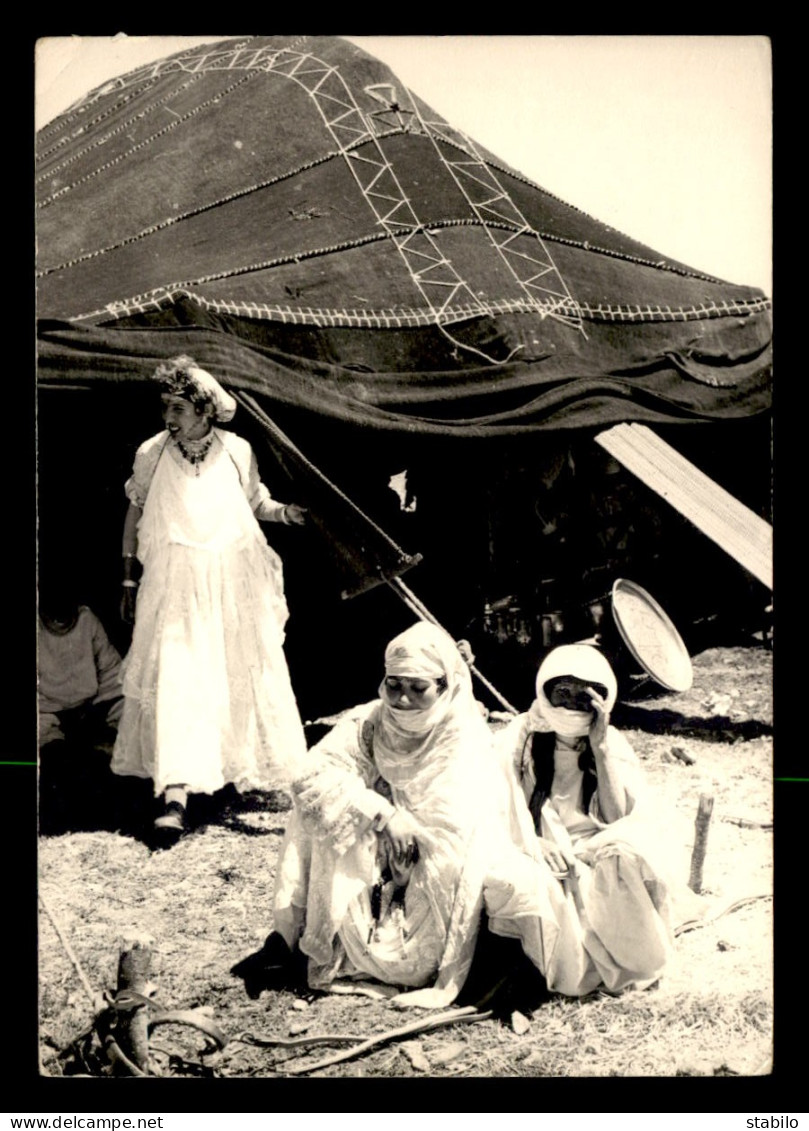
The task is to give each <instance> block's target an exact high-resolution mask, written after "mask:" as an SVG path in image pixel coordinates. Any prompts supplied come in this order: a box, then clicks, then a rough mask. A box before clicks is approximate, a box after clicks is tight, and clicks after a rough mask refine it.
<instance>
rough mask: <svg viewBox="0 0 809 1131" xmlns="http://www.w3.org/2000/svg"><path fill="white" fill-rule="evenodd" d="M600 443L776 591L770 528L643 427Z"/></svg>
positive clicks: (620, 428) (621, 428)
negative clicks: (773, 579) (773, 577)
mask: <svg viewBox="0 0 809 1131" xmlns="http://www.w3.org/2000/svg"><path fill="white" fill-rule="evenodd" d="M596 441H597V442H598V443H599V444H600V445H601V447H602V448H604V449H605V450H606V451H608V452H609V453H610V455H611V456H613V457H614V458H615V459H617V460H618V461H619V462H620V463H621V464H623V466H624V467H626V468H627V469H628V470H629V471H631V472H632V473H633V475H637V477H638V478H639V479H640V480H641V481H642V482H643V483H645V484H646V486H647V487H651V489H652V490H653V491H655V492H657V494H658V495H660V496H661V497H662V498H664V499H665V500H666V502H668V503H669V504H670V505H671V506H673V507H674V508H675V509H676V510H678V511H679V512H680V514H682V515H684V516H685V518H687V519H688V520H689V521H690V522H692V523H693V524H694V525H695V526H696V527H697V529H698V530H701V531H702V533H703V534H705V535H707V537H709V538H710V539H712V541H714V542H716V544H717V545H718V546H720V547H721V548H722V549H723V550H724V551H725V552H726V553H728V554H730V556H731V557H732V558H734V559H735V560H736V561H737V562H739V564H740V565H742V566H744V568H745V569H746V570H748V571H749V572H750V573H752V575H753V576H754V577H755V578H757V579H758V580H759V581H760V582H762V584H763V585H766V586H767V587H768V588H770V589H772V526H771V525H770V523H768V522H767V521H766V520H765V519H763V518H762V517H761V516H760V515H758V514H756V513H755V511H752V510H750V508H749V507H746V506H745V505H744V503H741V502H739V500H738V499H736V498H735V497H734V496H733V495H731V494H730V492H729V491H726V490H725V489H724V488H723V487H720V486H719V484H718V483H715V482H714V480H713V479H711V478H710V476H708V475H706V474H705V473H704V472H703V471H700V469H699V468H698V467H696V466H695V465H694V464H693V463H691V462H690V461H689V460H687V459H685V457H684V456H682V455H680V453H679V452H677V451H676V450H675V449H674V448H672V446H671V445H670V444H667V443H666V442H665V441H664V440H661V439H660V437H659V436H657V435H655V433H654V432H653V431H652V430H651V428H648V427H647V426H646V425H644V424H617V425H615V427H613V428H609V429H607V431H606V432H601V433H599V435H598V436H596Z"/></svg>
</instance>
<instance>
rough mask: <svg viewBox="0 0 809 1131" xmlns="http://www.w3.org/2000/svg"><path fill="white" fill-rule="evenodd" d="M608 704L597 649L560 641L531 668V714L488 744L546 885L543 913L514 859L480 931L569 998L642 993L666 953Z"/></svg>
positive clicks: (633, 783)
mask: <svg viewBox="0 0 809 1131" xmlns="http://www.w3.org/2000/svg"><path fill="white" fill-rule="evenodd" d="M616 696H617V683H616V679H615V675H614V673H613V671H612V668H611V667H610V664H609V662H608V661H607V659H606V657H605V656H604V655H603V654H602V653H601V652H599V651H598V649H597V648H594V647H592V646H591V645H586V644H573V645H563V646H561V647H558V648H555V649H554V650H553V651H552V652H550V653H549V654H548V656H547V657H546V658H545V660H544V661H543V663H542V665H541V666H540V669H539V673H538V675H537V681H536V699H535V701H534V703H533V705H532V707H531V709H530V710H529V711H528V712H527V713H526V714H523V715H519V716H517V717H516V718H515V719H514V720H513V721H512V722H511V723H509V725H508V726H507V727H506V728H504V729H503V730H502V731H501V732H500V733H499V734H498V735H497V736H496V742H497V745H498V747H499V749H500V752H501V755H502V757H503V759H504V762H505V763H506V764H507V765H510V766H511V768H512V771H513V773H514V774H515V776H516V779H517V780H518V782H519V784H520V786H521V788H522V790H523V794H524V797H525V801H526V803H527V804H528V807H529V810H530V813H531V816H532V817H533V821H534V827H535V830H536V835H537V847H538V849H539V851H540V853H541V855H542V857H543V858H544V860H545V862H546V863H547V864H548V865H549V867H550V869H551V871H552V872H553V873H554V874H555V876H556V881H555V883H554V885H553V886H552V888H551V890H550V896H551V902H552V904H553V910H554V914H553V916H551V917H548V916H547V914H545V913H544V912H543V911H542V907H543V905H544V901H545V898H546V896H547V894H548V893H547V890H546V886H545V885H546V876H545V873H544V872H540V873H539V874H536V875H534V874H532V869H533V866H532V865H531V864H530V862H529V861H527V860H524V861H523V864H522V866H521V870H520V874H519V875H518V874H517V873H516V872H513V873H512V880H513V881H514V884H513V888H512V891H511V892H510V893H508V892H507V891H505V890H503V889H496V888H494V887H492V888H490V889H488V890H487V899H486V908H487V912H488V914H489V916H490V926H491V929H492V930H493V931H495V932H496V933H499V934H503V935H512V936H516V937H519V938H520V939H521V941H522V944H523V949H524V950H525V952H526V954H528V956H529V957H530V958H531V959H532V961H534V963H535V964H536V965H537V967H538V968H539V969H540V970H541V972H542V973H543V974H544V976H545V978H546V981H547V984H548V988H549V989H550V990H552V991H557V992H559V993H563V994H568V995H583V994H586V993H589V992H590V991H592V990H594V989H596V988H598V987H601V986H603V987H605V988H606V989H608V990H610V991H618V990H621V989H624V988H626V987H627V986H629V985H630V984H634V985H635V986H643V985H648V984H650V983H651V982H653V981H654V980H656V979H657V978H658V977H659V976H660V974H661V973H662V971H663V969H664V967H665V966H666V963H667V962H668V960H669V958H670V957H671V954H672V943H673V931H672V926H673V921H672V885H671V884H670V882H668V881H667V880H666V879H665V878H664V877H665V875H666V872H667V871H668V868H667V866H666V865H665V864H663V863H661V857H662V854H663V853H662V849H663V845H661V843H660V831H659V829H658V828H657V827H656V826H655V825H654V823H653V820H652V819H651V818H652V817H653V815H652V814H651V813H650V811H649V810H648V809H647V807H646V805H645V803H644V789H643V782H642V775H641V770H640V766H639V764H638V761H637V758H636V757H635V754H634V752H633V751H632V748H631V746H630V744H629V742H628V741H627V739H626V738H625V737H624V736H623V735H622V734H621V733H620V732H619V731H618V730H616V729H615V727H613V726H611V725H609V714H610V711H611V709H612V707H613V705H614V703H615V700H616ZM537 891H538V892H539V893H540V894H539V896H537V894H536V892H537ZM689 894H690V893H689ZM534 900H537V901H538V902H537V906H533V903H534Z"/></svg>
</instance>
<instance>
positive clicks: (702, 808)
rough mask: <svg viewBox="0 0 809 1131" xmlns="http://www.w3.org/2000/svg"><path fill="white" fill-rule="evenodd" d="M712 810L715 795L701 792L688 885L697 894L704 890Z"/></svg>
mask: <svg viewBox="0 0 809 1131" xmlns="http://www.w3.org/2000/svg"><path fill="white" fill-rule="evenodd" d="M712 812H713V797H711V795H710V794H708V793H701V794H700V795H699V807H698V808H697V819H696V822H695V826H696V834H695V836H694V849H693V851H692V853H691V876H690V878H689V880H688V886H689V887H690V888H691V890H692V891H694V892H696V893H697V895H699V893H700V892H701V891H702V866H703V864H704V863H705V852H706V850H707V848H708V826H709V825H710V823H711V813H712Z"/></svg>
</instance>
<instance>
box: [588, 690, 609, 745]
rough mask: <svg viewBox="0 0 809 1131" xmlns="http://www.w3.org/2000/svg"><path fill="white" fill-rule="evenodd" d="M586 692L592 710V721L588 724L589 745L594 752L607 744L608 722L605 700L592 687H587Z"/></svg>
mask: <svg viewBox="0 0 809 1131" xmlns="http://www.w3.org/2000/svg"><path fill="white" fill-rule="evenodd" d="M587 694H588V695H589V696H590V702H591V703H592V705H593V712H594V715H593V721H592V723H591V724H590V745H591V746H592V748H593V751H594V752H595V751H603V750H605V749H606V746H607V727H608V726H609V722H610V714H609V711H608V710H607V701H606V699H604V698H603V696H601V695H599V694H598V692H597V691H594V690H593V688H592V687H588V688H587Z"/></svg>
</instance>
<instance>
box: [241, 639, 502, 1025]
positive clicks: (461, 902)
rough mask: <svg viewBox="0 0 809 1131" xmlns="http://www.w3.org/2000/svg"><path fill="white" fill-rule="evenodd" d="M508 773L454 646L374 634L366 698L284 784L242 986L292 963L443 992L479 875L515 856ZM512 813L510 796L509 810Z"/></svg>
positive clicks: (414, 998)
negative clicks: (287, 789) (373, 667)
mask: <svg viewBox="0 0 809 1131" xmlns="http://www.w3.org/2000/svg"><path fill="white" fill-rule="evenodd" d="M515 793H516V791H515V789H514V783H513V782H512V781H510V780H509V777H508V775H506V774H505V773H503V770H502V768H501V767H500V765H499V764H498V762H497V760H496V758H495V757H494V754H493V750H492V746H491V737H490V733H489V730H488V727H487V725H486V723H485V722H484V720H483V718H482V716H481V713H480V711H479V709H478V707H477V704H476V703H475V701H474V697H473V694H472V687H471V680H470V676H469V670H468V668H467V666H466V664H465V662H464V660H463V658H462V657H461V654H460V653H459V651H458V648H457V646H456V644H455V643H454V641H453V640H452V639H451V638H450V637H449V636H448V635H447V634H446V633H444V632H443V631H442V630H441V629H439V628H436V627H435V626H433V625H430V624H426V623H419V624H416V625H414V626H412V627H411V628H409V629H407V630H406V631H405V632H403V633H402V634H401V635H399V636H397V637H396V638H395V639H394V640H392V641H391V642H390V644H389V645H388V647H387V649H386V652H385V677H384V679H383V681H382V684H381V686H380V688H379V698H378V699H376V700H374V701H373V702H371V703H366V704H364V705H362V706H359V707H357V708H355V709H354V710H352V711H350V712H349V713H348V714H347V715H346V716H344V717H343V718H342V719H341V720H340V721H339V722H338V723H337V725H336V726H335V727H334V728H333V729H332V730H331V731H330V733H329V734H328V735H326V737H325V738H323V739H322V740H321V741H320V742H319V743H318V744H317V745H316V746H314V747H313V748H312V749H311V750H310V751H309V754H308V757H307V759H306V768H305V769H304V771H303V772H302V773H301V774H300V775H299V776H298V778H297V780H296V781H295V782H294V783H293V795H294V798H295V811H294V813H293V815H292V817H291V819H290V824H289V826H288V829H287V834H286V839H285V843H284V846H283V849H282V854H281V859H280V861H279V866H278V873H277V877H276V890H275V901H274V916H275V931H274V932H273V934H271V935H270V936H269V938H268V940H267V942H266V943H265V945H264V948H263V950H262V951H260V952H258V954H257V955H253V956H250V958H248V959H245V960H244V961H243V962H241V963H238V964H237V965H236V966H235V967H234V968H233V972H234V973H236V974H238V975H239V976H241V977H244V979H245V985H246V988H247V990H248V992H251V989H252V990H253V996H256V993H257V992H260V989H261V988H262V987H263V986H267V985H270V984H271V972H272V970H273V968H274V967H275V968H279V969H280V970H281V971H282V972H283V968H284V966H285V965H288V961H289V956H290V954H291V952H292V951H296V950H297V951H299V953H302V954H303V955H305V956H306V957H307V959H308V982H309V986H310V987H312V988H316V989H328V988H330V987H336V986H337V985H338V984H339V983H341V982H343V983H344V982H345V980H350V981H352V982H354V983H355V984H356V982H357V981H361V980H363V979H368V978H371V979H373V980H375V981H376V982H381V983H385V984H387V985H389V986H393V987H405V988H409V989H411V990H412V991H413V992H411V993H406V994H399V995H398V997H397V999H396V1002H397V1004H402V1005H420V1006H430V1007H435V1006H441V1005H446V1004H448V1003H449V1002H451V1001H453V1000H454V998H455V997H456V996H457V994H458V992H459V990H460V988H461V987H462V985H463V983H464V980H465V978H466V975H467V973H468V971H469V967H470V965H471V961H472V956H473V952H474V948H475V942H476V939H477V934H478V929H479V925H480V919H481V910H482V901H483V886H484V878H485V875H486V874H487V873H488V871H489V870H490V869H491V868H492V866H493V865H494V866H495V868H496V870H497V872H498V874H503V872H505V871H506V870H507V865H505V864H503V865H499V864H498V861H499V860H500V859H501V858H503V859H505V858H506V857H508V855H509V854H510V853H513V852H514V851H515V848H514V835H515V833H514V828H515V822H518V817H516V816H515V813H516V811H517V807H516V800H517V799H516V798H515ZM523 808H524V806H523Z"/></svg>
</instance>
